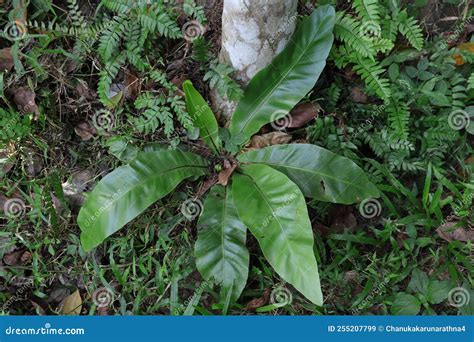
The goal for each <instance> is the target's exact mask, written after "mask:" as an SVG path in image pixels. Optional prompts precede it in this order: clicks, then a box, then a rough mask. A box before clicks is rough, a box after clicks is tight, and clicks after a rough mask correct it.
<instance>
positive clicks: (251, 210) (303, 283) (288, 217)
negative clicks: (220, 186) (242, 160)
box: [232, 165, 323, 305]
mask: <svg viewBox="0 0 474 342" xmlns="http://www.w3.org/2000/svg"><path fill="white" fill-rule="evenodd" d="M240 172H243V174H236V173H234V176H233V184H232V193H233V195H234V203H235V206H236V207H237V211H238V212H239V216H240V219H241V220H242V222H243V223H244V224H245V225H246V226H247V227H248V229H249V230H250V232H251V233H252V234H253V235H254V236H255V238H256V239H257V240H258V243H259V245H260V247H261V249H262V251H263V255H264V256H265V258H266V259H267V260H268V262H269V263H270V265H271V266H272V267H273V268H274V269H275V271H276V272H277V273H278V274H279V275H280V276H281V277H282V278H283V279H284V280H286V281H287V282H289V283H290V284H291V285H293V286H294V287H295V288H296V289H297V290H298V291H300V292H301V293H302V294H303V295H304V296H305V297H306V298H308V299H309V300H310V301H311V302H313V303H314V304H316V305H322V303H323V296H322V292H321V286H320V282H319V274H318V265H317V263H316V258H315V256H314V251H313V244H314V241H313V232H312V230H311V222H310V221H309V217H308V210H307V208H306V202H305V199H304V197H303V194H302V193H301V191H300V189H299V188H298V186H297V185H296V184H294V183H293V182H292V181H291V180H290V179H289V178H288V177H286V176H285V175H284V174H283V173H281V172H279V171H277V170H275V169H272V168H271V167H269V166H266V165H245V166H242V168H241V169H240Z"/></svg>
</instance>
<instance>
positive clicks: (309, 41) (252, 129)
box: [229, 6, 335, 145]
mask: <svg viewBox="0 0 474 342" xmlns="http://www.w3.org/2000/svg"><path fill="white" fill-rule="evenodd" d="M334 21H335V12H334V8H333V7H331V6H321V7H319V8H318V9H316V10H315V11H314V12H313V14H312V15H311V16H309V17H306V18H305V19H303V21H302V22H301V24H300V25H299V26H298V28H297V30H296V32H295V34H294V35H293V36H292V38H291V39H290V41H289V42H288V44H287V46H286V48H285V49H284V50H283V51H282V52H281V53H280V54H279V55H278V56H276V57H275V59H274V60H273V61H272V63H271V64H270V65H269V66H267V67H266V68H264V69H262V70H261V71H259V72H258V73H257V74H256V75H255V76H254V77H253V79H252V80H251V81H250V83H249V85H248V86H247V88H246V89H245V93H244V96H243V97H242V99H241V100H240V102H239V103H238V105H237V108H236V110H235V113H234V115H233V116H232V121H231V123H230V127H229V129H230V133H231V135H232V138H233V139H235V141H234V142H235V143H236V144H239V145H241V144H244V143H245V142H247V141H248V140H249V139H250V137H251V136H252V135H253V134H255V133H256V132H258V131H259V129H260V128H261V127H262V126H263V125H265V124H267V123H269V122H271V121H272V120H276V119H278V118H280V117H281V116H282V115H284V114H287V113H288V112H289V111H290V110H291V109H292V108H293V107H294V106H295V105H296V104H297V103H298V102H299V101H300V100H301V99H302V98H303V97H304V96H305V95H306V94H307V93H308V92H309V91H310V90H311V89H312V88H313V87H314V85H315V83H316V81H317V80H318V77H319V75H320V74H321V72H322V71H323V69H324V66H325V65H326V58H327V57H328V55H329V51H330V50H331V46H332V43H333V39H334V37H333V34H332V31H333V28H334Z"/></svg>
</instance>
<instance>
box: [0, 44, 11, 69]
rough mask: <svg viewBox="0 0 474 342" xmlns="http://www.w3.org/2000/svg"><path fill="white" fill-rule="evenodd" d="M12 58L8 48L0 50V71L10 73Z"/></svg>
mask: <svg viewBox="0 0 474 342" xmlns="http://www.w3.org/2000/svg"><path fill="white" fill-rule="evenodd" d="M13 66H14V63H13V56H12V53H11V49H10V48H4V49H1V50H0V71H10V70H11V68H13Z"/></svg>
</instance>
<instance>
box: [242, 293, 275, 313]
mask: <svg viewBox="0 0 474 342" xmlns="http://www.w3.org/2000/svg"><path fill="white" fill-rule="evenodd" d="M271 291H272V289H270V288H268V289H265V291H264V292H263V294H262V296H261V297H260V298H254V299H252V300H251V301H250V302H248V303H247V305H246V306H245V310H249V311H250V310H256V309H258V308H260V307H262V306H264V305H267V303H268V300H269V299H270V293H271Z"/></svg>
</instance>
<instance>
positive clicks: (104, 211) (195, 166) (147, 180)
mask: <svg viewBox="0 0 474 342" xmlns="http://www.w3.org/2000/svg"><path fill="white" fill-rule="evenodd" d="M189 167H192V168H206V166H199V165H180V166H176V167H174V168H171V169H167V170H165V171H163V172H161V173H158V174H153V176H151V177H149V178H147V179H146V180H144V181H141V182H138V183H137V184H134V185H133V186H132V187H131V188H130V189H128V190H127V191H125V192H124V193H123V195H121V196H119V197H118V198H117V199H116V200H115V201H114V202H115V203H116V202H118V201H119V200H120V199H122V198H123V197H124V196H126V195H127V194H129V193H130V192H132V191H134V190H135V189H136V188H137V187H139V186H142V185H143V184H144V183H147V182H149V181H150V180H151V179H153V178H157V177H161V176H163V175H164V174H166V173H168V172H172V171H175V170H178V169H181V168H189ZM191 176H192V175H189V177H191ZM186 178H187V177H185V178H184V179H186ZM184 179H183V180H184ZM157 200H158V199H157ZM111 207H113V206H112V205H109V206H108V207H107V208H106V209H105V210H103V211H102V213H108V212H110V210H109V208H111ZM102 213H101V215H99V217H102ZM95 221H98V219H96V220H95Z"/></svg>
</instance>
